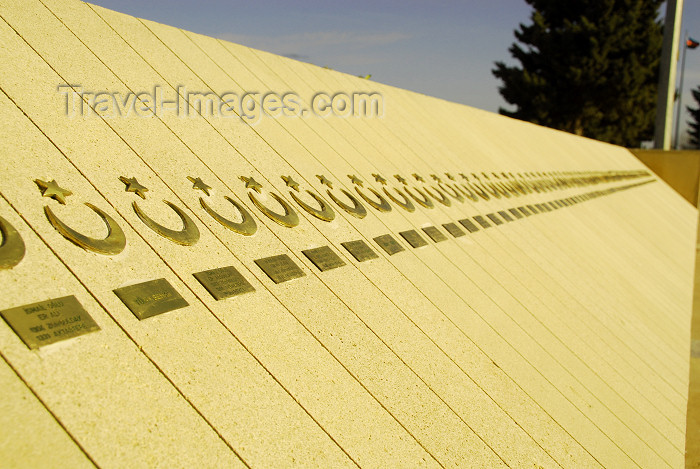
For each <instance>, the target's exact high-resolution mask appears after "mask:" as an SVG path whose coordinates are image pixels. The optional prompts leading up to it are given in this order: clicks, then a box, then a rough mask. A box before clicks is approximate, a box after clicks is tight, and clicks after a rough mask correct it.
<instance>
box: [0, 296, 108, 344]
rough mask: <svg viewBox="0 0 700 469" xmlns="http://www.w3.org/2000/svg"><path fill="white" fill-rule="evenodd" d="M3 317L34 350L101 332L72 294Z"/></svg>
mask: <svg viewBox="0 0 700 469" xmlns="http://www.w3.org/2000/svg"><path fill="white" fill-rule="evenodd" d="M0 315H2V317H3V319H5V322H7V324H8V325H9V326H10V327H11V328H12V330H13V331H15V334H17V335H18V336H19V338H20V339H22V342H24V343H25V344H26V345H27V347H29V348H30V349H37V348H39V347H42V346H44V345H49V344H53V343H54V342H60V341H62V340H66V339H70V338H73V337H78V336H80V335H83V334H87V333H88V332H93V331H99V330H100V326H98V325H97V323H96V322H95V320H94V319H92V318H91V317H90V315H89V314H88V313H87V311H85V308H83V305H81V304H80V302H79V301H78V299H77V298H76V297H75V296H72V295H71V296H64V297H63V298H55V299H52V300H46V301H41V302H39V303H32V304H28V305H24V306H18V307H16V308H10V309H6V310H4V311H0Z"/></svg>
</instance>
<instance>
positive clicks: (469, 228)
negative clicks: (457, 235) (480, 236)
mask: <svg viewBox="0 0 700 469" xmlns="http://www.w3.org/2000/svg"><path fill="white" fill-rule="evenodd" d="M459 223H460V224H461V225H462V226H463V227H465V228H466V229H467V231H468V232H470V233H474V232H475V231H479V227H478V226H476V225H475V224H474V222H473V221H471V220H470V219H469V218H464V219H462V220H459Z"/></svg>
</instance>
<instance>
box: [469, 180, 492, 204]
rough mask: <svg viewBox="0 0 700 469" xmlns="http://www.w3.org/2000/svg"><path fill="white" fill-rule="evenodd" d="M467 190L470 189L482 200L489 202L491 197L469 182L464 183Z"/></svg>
mask: <svg viewBox="0 0 700 469" xmlns="http://www.w3.org/2000/svg"><path fill="white" fill-rule="evenodd" d="M465 184H466V186H465V187H467V189H472V190H473V191H474V192H476V194H477V195H478V196H479V197H481V198H482V199H484V200H489V199H490V198H491V197H490V196H489V195H488V194H487V193H486V192H485V191H484V190H483V189H481V188H480V187H477V186H475V185H474V184H472V183H471V182H469V181H466V182H465Z"/></svg>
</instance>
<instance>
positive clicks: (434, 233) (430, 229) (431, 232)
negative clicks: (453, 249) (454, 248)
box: [423, 226, 447, 243]
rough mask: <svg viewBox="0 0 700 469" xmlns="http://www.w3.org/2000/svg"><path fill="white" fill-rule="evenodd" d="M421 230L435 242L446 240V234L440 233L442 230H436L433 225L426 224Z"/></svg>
mask: <svg viewBox="0 0 700 469" xmlns="http://www.w3.org/2000/svg"><path fill="white" fill-rule="evenodd" d="M423 231H424V232H425V234H427V235H428V236H430V239H432V240H433V242H435V243H439V242H440V241H447V236H445V235H444V234H442V231H440V230H438V229H437V228H436V227H434V226H426V227H425V228H423Z"/></svg>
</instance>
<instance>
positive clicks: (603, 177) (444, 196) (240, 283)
mask: <svg viewBox="0 0 700 469" xmlns="http://www.w3.org/2000/svg"><path fill="white" fill-rule="evenodd" d="M501 175H502V177H499V176H498V175H496V174H495V173H492V176H493V177H492V178H489V177H488V176H487V175H486V174H484V173H482V177H483V180H482V178H480V177H479V176H477V175H476V174H473V173H472V178H471V179H469V177H468V176H466V175H463V174H461V175H460V176H461V177H462V179H463V181H461V182H459V183H456V182H454V177H452V176H451V175H450V174H446V176H447V177H448V179H449V180H450V181H452V182H443V181H442V180H441V179H440V178H439V177H437V176H435V175H432V178H433V180H434V181H435V184H433V185H432V187H427V185H426V184H423V186H424V187H418V186H413V187H408V182H407V181H406V180H405V179H404V178H402V177H401V176H399V175H397V176H396V179H397V180H398V181H399V183H401V184H402V185H403V187H402V189H403V190H401V189H400V188H397V187H394V188H393V190H394V193H393V194H392V192H390V191H389V190H387V187H382V189H383V192H384V194H385V195H386V198H385V197H383V196H382V194H380V193H379V192H378V191H377V190H375V189H373V188H371V187H365V186H364V183H363V181H362V180H360V179H359V178H357V177H356V176H354V175H350V176H348V177H349V178H350V179H351V181H352V182H353V184H355V189H356V192H357V194H358V195H359V196H360V198H361V199H362V200H364V201H365V202H366V203H367V205H369V206H370V207H372V208H373V209H376V210H377V211H379V212H386V211H389V210H392V206H391V204H390V203H389V202H388V201H387V199H389V200H391V201H392V202H394V203H395V204H396V205H397V206H399V207H401V208H402V209H404V210H406V211H408V212H413V211H415V209H416V207H415V205H414V204H413V202H415V203H416V205H418V206H420V207H422V208H424V209H428V210H429V209H431V208H434V202H437V203H440V204H443V205H450V204H451V202H450V198H452V199H453V200H455V201H458V202H460V201H461V202H464V199H465V197H466V198H469V199H471V200H473V201H475V202H476V201H478V200H481V199H483V200H488V199H490V198H504V199H509V198H512V197H519V196H521V195H527V194H531V193H533V192H534V193H546V192H551V191H555V190H564V189H570V188H575V187H586V186H591V185H596V184H601V183H608V182H617V181H623V180H630V179H638V178H642V177H645V176H648V175H649V173H648V172H645V171H615V172H585V173H584V172H568V173H562V172H553V173H525V174H524V175H523V174H520V173H519V174H518V175H517V176H514V175H513V174H512V173H508V174H506V173H501ZM373 176H374V177H375V180H376V181H377V182H378V183H380V184H381V185H382V186H387V180H386V179H384V178H383V177H382V176H381V175H378V174H374V175H373ZM413 176H414V178H415V179H416V181H417V182H422V183H424V179H423V178H422V177H421V176H419V175H418V174H414V175H413ZM119 179H120V180H121V181H122V182H123V183H124V184H125V190H126V191H127V192H132V193H134V194H135V195H136V196H138V197H140V198H142V199H145V198H146V192H147V191H148V188H146V187H144V186H143V185H141V184H140V183H139V182H138V181H137V180H136V178H127V177H123V176H122V177H120V178H119ZM188 179H189V180H190V182H192V184H193V189H195V190H200V191H201V192H202V193H203V194H204V195H205V196H206V197H209V196H210V195H211V187H210V186H208V185H207V184H206V183H204V182H203V181H202V180H201V179H200V178H194V177H188ZM282 179H283V180H284V181H285V183H286V185H287V186H288V187H290V189H291V190H290V191H289V192H290V195H291V197H292V199H293V200H294V202H295V203H296V204H297V205H299V206H300V207H301V208H302V209H304V210H305V211H307V212H308V213H310V214H311V215H313V216H315V217H316V218H319V219H321V220H324V221H331V220H333V219H334V217H335V212H334V211H333V209H332V208H331V206H330V204H329V203H328V202H326V201H325V200H324V199H323V198H322V197H321V196H319V195H318V194H315V193H314V192H312V191H310V190H307V191H306V192H307V193H308V194H309V195H310V196H311V197H312V198H313V199H314V200H315V201H316V202H317V204H318V207H319V208H318V209H317V208H314V207H311V206H308V205H307V204H306V203H304V202H302V201H301V200H300V199H299V197H297V195H296V193H295V192H299V184H298V183H296V182H295V181H294V180H293V179H292V177H291V176H283V177H282ZM318 179H319V181H320V183H321V184H323V185H325V186H326V187H328V189H327V194H328V196H329V197H330V199H331V200H332V201H333V203H335V205H336V206H338V207H339V208H341V209H343V210H344V211H346V212H347V213H349V214H350V215H352V216H354V217H357V218H364V216H366V214H367V209H366V208H365V207H364V205H363V204H362V202H360V201H359V200H358V199H357V198H356V197H355V196H354V195H353V194H351V193H350V192H348V191H346V190H344V189H341V190H340V192H342V193H343V194H344V195H345V196H346V197H347V198H348V199H349V200H350V201H351V205H347V204H345V203H344V202H342V201H341V200H339V199H338V198H337V197H336V196H335V194H333V192H332V189H333V184H332V183H331V182H330V181H329V180H328V179H326V178H325V177H324V176H318ZM241 180H242V181H243V182H244V183H245V187H246V188H247V189H249V192H248V195H249V198H250V200H251V202H252V203H253V205H254V206H255V207H256V208H257V209H258V210H259V211H261V212H262V213H263V214H265V215H266V216H268V217H269V218H271V219H272V220H274V221H275V222H277V223H279V224H281V225H283V226H286V227H290V228H293V227H294V226H296V225H298V224H299V217H298V215H297V213H296V211H295V210H294V208H293V206H292V205H291V204H290V203H289V202H287V201H286V200H284V199H283V198H282V197H281V196H279V195H277V194H275V193H272V192H270V193H269V194H270V195H271V196H272V198H274V199H275V200H276V201H277V202H278V203H279V204H280V205H281V206H282V208H283V209H284V213H283V214H282V213H277V212H274V211H272V210H271V209H269V208H267V207H266V206H265V205H264V204H263V203H262V202H261V201H260V200H259V199H258V198H257V196H256V194H257V193H260V190H261V187H262V186H261V185H260V184H259V183H257V182H256V181H255V180H254V179H253V178H252V177H241ZM654 181H655V180H654V179H647V180H644V181H641V182H636V183H631V184H626V185H623V186H617V187H611V188H607V189H602V190H596V191H589V192H585V193H582V194H580V195H577V196H573V197H566V198H561V199H554V200H550V201H547V202H541V203H534V204H526V205H521V206H514V207H511V208H505V209H503V210H498V211H495V212H493V213H487V214H485V215H474V216H472V217H470V218H463V219H460V220H457V221H456V222H455V221H448V222H446V223H444V224H442V226H441V227H438V226H426V227H422V228H421V231H422V232H423V233H422V234H421V233H419V232H418V231H417V230H415V229H410V230H406V231H400V232H399V233H398V235H396V234H391V233H387V234H384V235H381V236H377V237H374V238H373V241H374V243H375V244H376V245H377V247H379V248H380V249H381V250H382V251H384V252H385V253H386V255H388V256H393V255H396V254H399V253H401V252H403V251H405V250H406V247H405V245H404V244H402V242H401V239H403V241H404V242H405V244H406V245H408V246H410V247H411V248H413V249H418V248H423V247H426V246H429V245H430V244H436V243H440V242H444V241H447V240H448V239H450V238H459V237H462V236H465V235H466V234H467V233H474V232H476V231H479V230H481V229H488V228H492V227H497V226H499V225H503V224H505V223H509V222H514V221H516V220H520V219H523V218H526V217H530V216H533V215H536V214H542V213H546V212H551V211H554V210H558V209H561V208H565V207H568V206H571V205H575V204H578V203H580V202H584V201H587V200H590V199H594V198H597V197H601V196H604V195H609V194H611V193H613V192H617V191H621V190H625V189H630V188H633V187H637V186H640V185H643V184H646V183H649V182H654ZM35 183H36V184H37V186H38V188H39V190H40V191H41V193H42V195H43V196H44V197H48V198H51V199H54V200H55V201H56V202H58V203H59V204H64V205H65V204H66V198H67V197H68V196H70V195H72V193H71V191H69V190H67V189H64V188H62V187H61V186H60V185H59V184H58V183H57V182H56V181H55V180H51V181H48V182H47V181H43V180H40V179H37V180H35ZM362 189H367V191H368V192H370V193H372V194H373V196H374V197H375V198H376V200H372V199H371V198H370V196H368V195H367V194H366V193H365V192H364V191H363V190H362ZM397 195H398V196H399V197H401V200H398V199H397V198H396V196H397ZM225 199H226V200H227V201H228V202H230V203H231V204H232V205H233V206H234V207H235V208H236V209H237V211H238V212H239V213H240V218H241V220H240V221H236V222H234V221H231V220H228V219H226V218H224V217H223V216H221V215H219V214H218V213H216V212H214V210H213V209H212V208H211V207H210V206H209V205H208V204H207V202H206V200H205V199H204V197H200V203H201V205H202V208H203V209H204V210H205V211H206V212H207V213H209V214H210V215H211V216H212V217H213V218H214V219H215V220H217V221H218V222H219V223H221V224H222V225H224V226H225V227H227V228H229V229H230V230H231V231H234V232H236V233H238V234H241V235H244V236H251V235H253V234H254V233H255V232H256V231H257V224H256V222H255V219H254V218H253V216H252V215H251V214H250V212H249V211H248V209H247V207H246V206H245V205H244V204H242V203H240V202H237V201H235V200H234V199H232V198H230V197H225ZM431 199H432V200H431ZM460 199H461V200H460ZM164 203H165V204H166V205H168V206H169V207H170V208H171V209H172V210H173V211H175V213H176V214H177V215H178V216H179V218H180V219H181V220H182V224H183V227H182V229H180V230H172V229H169V228H167V227H165V226H162V225H160V224H159V223H157V222H156V221H154V220H153V219H151V218H150V217H149V216H148V215H147V214H146V213H144V212H143V211H142V210H141V208H140V207H139V205H138V203H137V202H136V201H134V202H133V203H132V207H133V209H134V211H135V212H136V215H137V216H138V217H139V219H141V221H142V222H143V223H144V224H145V225H146V226H147V227H149V228H151V229H152V230H153V231H155V232H156V233H158V234H159V235H161V236H163V237H164V238H167V239H169V240H171V241H172V242H174V243H177V244H180V245H183V246H191V245H193V244H195V243H196V242H197V241H198V240H199V229H198V228H197V225H196V223H195V222H194V221H193V220H192V219H191V218H190V217H189V216H188V215H187V214H186V213H185V211H183V210H182V209H180V208H179V207H178V206H177V205H175V204H173V203H171V202H168V201H164ZM86 205H87V206H88V207H89V208H90V209H92V210H93V211H94V212H95V213H96V214H97V215H99V217H100V218H102V220H103V221H104V223H105V224H106V225H107V228H108V235H107V237H106V238H104V239H95V238H90V237H87V236H85V235H83V234H81V233H79V232H77V231H76V230H74V229H72V228H70V227H69V226H68V225H66V224H65V223H63V222H62V221H61V220H60V219H59V218H58V217H57V216H56V215H55V214H54V212H53V211H52V210H51V208H50V206H48V205H46V206H45V207H44V212H45V214H46V218H47V220H48V222H49V223H50V224H51V225H52V226H53V227H54V228H55V229H56V230H57V231H58V232H59V233H60V234H61V235H62V236H63V237H65V238H66V239H67V240H69V241H71V242H72V243H74V244H76V245H77V246H80V247H81V248H83V249H85V250H87V251H91V252H95V253H98V254H102V255H117V254H119V253H120V252H122V250H123V249H124V247H125V246H126V242H127V240H126V238H125V235H124V232H123V231H122V229H121V228H120V227H119V225H118V223H117V222H116V221H115V220H114V219H113V218H112V217H110V216H109V215H108V214H107V213H105V212H103V211H102V210H100V209H99V208H98V207H95V206H94V205H91V204H86ZM465 230H466V231H465ZM0 234H1V235H2V244H0V270H1V269H11V268H13V267H14V266H16V265H17V264H19V263H20V262H21V261H22V259H23V257H24V254H25V247H24V242H23V240H22V238H21V236H20V235H19V233H18V232H17V230H16V229H15V228H14V227H13V226H12V225H11V224H10V223H9V222H8V221H7V220H5V219H4V218H2V217H0ZM340 245H341V246H342V248H343V249H345V250H346V251H347V252H348V253H349V254H350V255H351V256H352V257H353V258H354V259H355V260H356V261H357V262H366V261H371V260H372V259H376V258H378V257H379V255H378V254H377V252H376V251H375V249H376V248H373V247H372V246H370V245H369V244H368V243H367V242H365V241H364V240H362V239H358V240H348V241H345V242H342V243H340ZM302 254H303V255H304V256H306V257H307V258H308V259H309V261H310V262H311V263H312V264H313V265H314V266H315V267H316V268H317V269H318V271H320V272H325V271H328V270H331V269H336V268H340V267H343V266H345V265H346V263H345V261H343V259H342V258H341V257H340V256H339V255H338V254H337V253H336V252H335V251H334V250H333V249H332V248H331V247H330V246H320V247H317V248H313V249H306V250H303V251H302ZM255 264H256V265H257V267H258V268H259V269H260V270H261V271H262V272H264V273H265V274H266V275H267V276H268V277H269V278H270V279H271V280H272V281H273V282H274V283H275V284H279V283H283V282H287V281H290V280H294V279H297V278H300V277H304V276H305V275H306V273H305V272H304V270H303V269H302V267H300V266H299V265H297V264H296V263H295V262H294V260H292V258H290V257H289V256H288V255H287V254H280V255H276V256H271V257H266V258H262V259H257V260H255ZM193 276H194V277H195V279H196V280H197V281H198V282H199V283H201V284H202V286H203V287H204V288H205V289H206V290H207V291H208V292H209V293H210V294H211V296H212V297H213V298H214V299H215V300H217V301H219V300H225V299H227V298H231V297H234V296H238V295H242V294H245V293H252V292H254V291H255V288H254V287H253V286H252V285H251V284H250V282H248V280H246V278H245V277H244V276H243V275H242V274H241V273H240V272H239V271H238V270H237V269H236V268H235V267H233V266H224V267H220V268H217V269H212V270H207V271H203V272H196V273H194V274H193ZM113 292H114V294H115V295H116V296H117V297H118V298H119V299H120V300H121V301H122V302H123V303H124V305H125V306H126V307H127V308H128V309H129V310H130V311H131V312H132V313H133V314H134V316H135V317H136V318H138V319H139V320H144V319H147V318H150V317H153V316H156V315H159V314H163V313H166V312H169V311H173V310H176V309H180V308H184V307H186V306H188V303H187V301H186V300H185V299H184V298H183V297H182V296H181V295H180V293H178V291H177V290H176V289H175V288H174V287H173V286H172V285H171V284H170V283H169V282H168V281H167V280H166V279H164V278H159V279H154V280H150V281H147V282H142V283H138V284H134V285H128V286H124V287H121V288H117V289H115V290H113ZM0 315H2V317H3V319H4V320H5V322H6V323H7V324H8V325H9V326H10V327H11V328H12V330H13V331H14V332H15V333H16V334H17V335H18V336H19V337H20V339H21V340H22V341H23V342H24V343H25V344H26V345H27V347H29V348H30V349H37V348H39V347H42V346H45V345H49V344H52V343H55V342H59V341H62V340H66V339H69V338H72V337H77V336H80V335H83V334H86V333H89V332H93V331H98V330H100V327H99V326H98V325H97V323H96V322H95V321H94V320H93V319H92V318H91V317H90V315H89V314H88V312H87V311H86V310H85V309H84V308H83V306H82V305H81V304H80V302H79V301H78V299H77V298H76V297H75V296H66V297H62V298H54V299H47V300H45V301H41V302H38V303H33V304H28V305H23V306H17V307H14V308H10V309H6V310H3V311H0Z"/></svg>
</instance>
